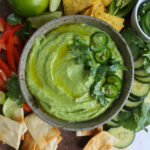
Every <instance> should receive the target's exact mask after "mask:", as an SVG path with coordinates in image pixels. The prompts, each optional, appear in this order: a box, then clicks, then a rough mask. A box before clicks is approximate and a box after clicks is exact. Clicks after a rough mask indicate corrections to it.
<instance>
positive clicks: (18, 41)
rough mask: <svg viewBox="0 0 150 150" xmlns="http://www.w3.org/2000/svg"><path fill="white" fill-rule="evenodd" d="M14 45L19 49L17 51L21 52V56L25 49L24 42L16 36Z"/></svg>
mask: <svg viewBox="0 0 150 150" xmlns="http://www.w3.org/2000/svg"><path fill="white" fill-rule="evenodd" d="M14 44H15V46H16V47H17V49H18V50H19V52H20V54H21V51H22V49H23V42H22V40H20V39H19V37H18V36H16V35H14Z"/></svg>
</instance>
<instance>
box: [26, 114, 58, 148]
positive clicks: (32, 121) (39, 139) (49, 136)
mask: <svg viewBox="0 0 150 150" xmlns="http://www.w3.org/2000/svg"><path fill="white" fill-rule="evenodd" d="M25 123H26V126H27V128H28V130H29V132H30V134H31V136H32V138H33V139H34V141H35V143H36V144H37V145H38V147H39V149H44V148H45V147H46V145H47V144H48V143H49V142H50V141H51V140H53V139H54V138H56V137H57V136H59V135H60V131H59V130H58V129H57V128H55V127H52V126H50V125H49V124H47V123H46V122H44V121H43V120H41V119H40V118H39V117H37V116H36V115H35V114H31V115H29V116H27V117H26V118H25Z"/></svg>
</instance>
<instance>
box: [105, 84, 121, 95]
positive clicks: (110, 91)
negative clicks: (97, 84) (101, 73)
mask: <svg viewBox="0 0 150 150" xmlns="http://www.w3.org/2000/svg"><path fill="white" fill-rule="evenodd" d="M104 89H105V95H106V97H108V98H115V97H116V96H117V95H118V89H117V87H116V86H115V85H114V84H110V83H107V84H105V85H104Z"/></svg>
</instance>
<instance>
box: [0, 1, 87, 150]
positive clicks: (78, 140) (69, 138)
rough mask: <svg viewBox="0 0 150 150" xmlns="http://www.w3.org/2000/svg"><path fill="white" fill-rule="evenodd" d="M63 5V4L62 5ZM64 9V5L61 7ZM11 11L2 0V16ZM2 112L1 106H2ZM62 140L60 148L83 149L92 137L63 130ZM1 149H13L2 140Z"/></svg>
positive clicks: (0, 9) (65, 149) (0, 10)
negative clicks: (80, 135) (78, 135)
mask: <svg viewBox="0 0 150 150" xmlns="http://www.w3.org/2000/svg"><path fill="white" fill-rule="evenodd" d="M61 6H62V5H61ZM60 9H62V7H60ZM10 12H11V9H10V8H9V5H8V3H7V0H0V17H3V18H6V17H7V15H8V14H9V13H10ZM0 113H1V107H0ZM61 136H62V139H63V140H62V141H61V143H60V144H59V147H58V150H70V149H71V150H82V148H83V147H84V145H85V144H86V143H87V141H88V140H89V139H90V137H76V133H75V132H69V131H63V130H62V132H61ZM0 150H13V148H11V147H9V146H8V145H6V144H3V143H1V142H0Z"/></svg>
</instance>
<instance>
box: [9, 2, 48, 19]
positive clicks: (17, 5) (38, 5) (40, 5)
mask: <svg viewBox="0 0 150 150" xmlns="http://www.w3.org/2000/svg"><path fill="white" fill-rule="evenodd" d="M8 2H9V4H10V7H11V8H12V9H13V11H14V12H15V13H16V14H17V15H19V16H22V17H32V16H37V15H40V14H42V13H43V12H44V11H45V10H46V9H47V7H48V5H49V0H8Z"/></svg>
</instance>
